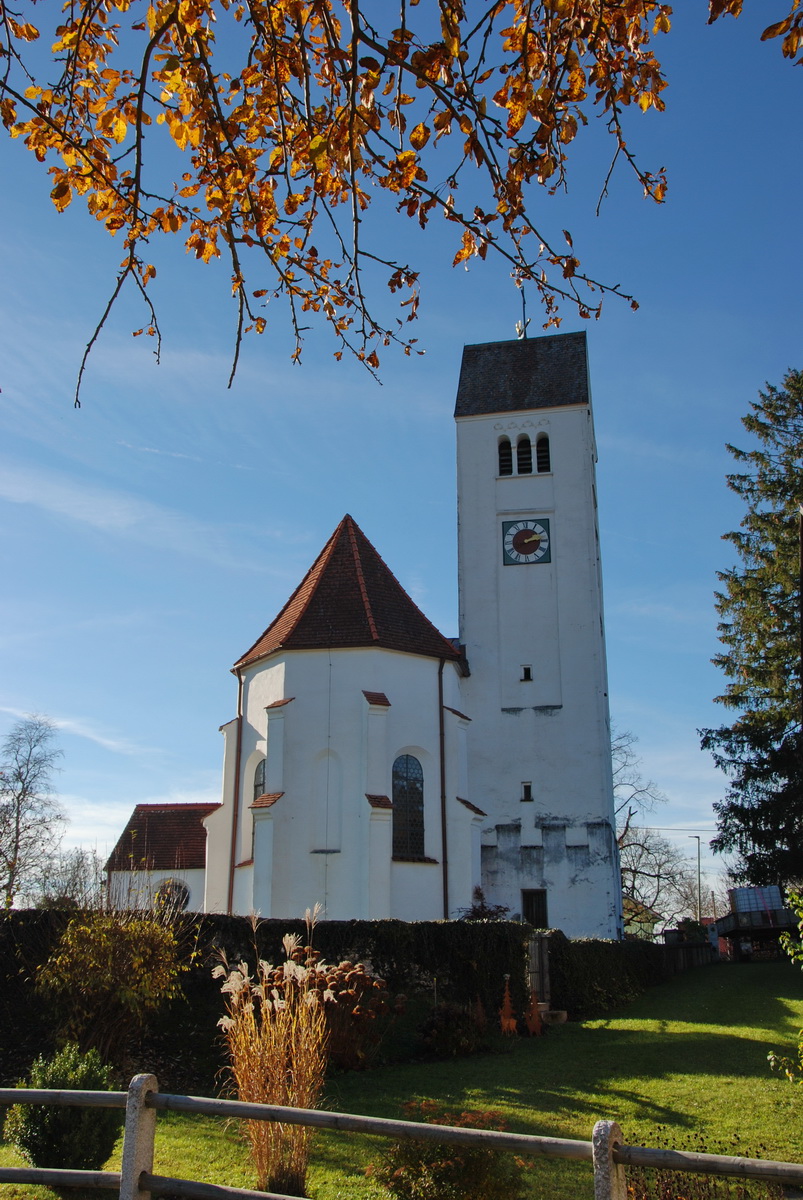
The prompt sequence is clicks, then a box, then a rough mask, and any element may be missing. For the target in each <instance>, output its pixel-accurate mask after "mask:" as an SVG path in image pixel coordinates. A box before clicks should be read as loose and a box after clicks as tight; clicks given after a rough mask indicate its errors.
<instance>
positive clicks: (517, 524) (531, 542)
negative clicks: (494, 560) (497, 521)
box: [502, 517, 552, 567]
mask: <svg viewBox="0 0 803 1200" xmlns="http://www.w3.org/2000/svg"><path fill="white" fill-rule="evenodd" d="M502 561H503V563H504V564H505V566H506V567H518V566H524V565H526V564H527V563H544V562H551V561H552V557H551V554H550V549H549V521H548V520H547V518H546V517H539V518H538V519H531V518H527V519H526V520H522V521H503V522H502Z"/></svg>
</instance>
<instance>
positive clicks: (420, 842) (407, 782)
mask: <svg viewBox="0 0 803 1200" xmlns="http://www.w3.org/2000/svg"><path fill="white" fill-rule="evenodd" d="M393 857H394V858H423V857H424V771H423V768H422V766H421V763H420V762H419V761H418V759H417V758H415V757H414V756H413V755H412V754H400V755H399V757H398V758H397V759H396V761H395V763H394V764H393Z"/></svg>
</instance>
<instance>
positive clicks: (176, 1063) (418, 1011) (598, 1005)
mask: <svg viewBox="0 0 803 1200" xmlns="http://www.w3.org/2000/svg"><path fill="white" fill-rule="evenodd" d="M74 915H75V913H74V912H70V911H59V910H53V909H46V910H35V911H27V912H26V911H22V912H18V911H16V910H12V911H11V912H7V913H3V914H0V1063H2V1069H1V1072H0V1083H2V1084H4V1085H8V1084H13V1083H14V1082H15V1081H16V1080H17V1079H19V1078H20V1077H21V1076H22V1075H23V1074H25V1072H26V1071H27V1070H28V1068H29V1066H30V1064H31V1062H32V1061H33V1059H34V1058H35V1057H36V1056H37V1055H40V1054H49V1053H52V1052H53V1050H54V1049H55V1048H56V1045H57V1041H58V1014H57V1012H56V1011H55V1009H54V1008H53V1006H52V1004H51V1003H50V1002H49V1000H48V998H47V997H46V996H44V995H42V993H41V992H40V991H39V990H38V989H37V988H36V987H35V983H36V977H37V972H38V969H39V967H40V965H41V964H42V963H44V962H45V961H46V960H47V958H48V957H49V955H50V954H51V953H52V952H53V950H54V949H55V947H56V945H57V943H58V940H59V938H60V936H61V934H62V932H63V931H64V929H65V928H66V926H67V924H68V922H69V920H70V918H71V917H72V916H74ZM177 932H178V936H179V941H180V945H181V949H182V956H183V958H184V961H185V962H191V964H192V965H191V967H190V970H189V971H187V972H186V973H184V974H183V975H182V977H181V992H182V994H181V996H180V997H179V998H178V999H176V1000H174V1001H172V1002H170V1003H169V1004H167V1005H165V1006H164V1007H163V1008H162V1009H160V1010H159V1012H158V1013H156V1014H155V1015H153V1016H152V1017H151V1018H150V1020H149V1023H148V1027H147V1029H146V1031H145V1033H144V1034H143V1035H142V1037H140V1038H138V1039H137V1041H136V1042H135V1043H132V1044H131V1045H129V1046H125V1047H121V1053H120V1055H119V1056H118V1057H119V1059H120V1063H119V1065H120V1067H121V1069H123V1071H124V1073H125V1069H127V1067H128V1066H131V1067H132V1068H133V1070H137V1071H141V1070H150V1071H153V1072H154V1073H155V1074H156V1075H157V1076H158V1078H159V1080H160V1082H161V1084H162V1087H163V1088H164V1089H165V1090H171V1089H172V1090H177V1091H191V1092H197V1093H200V1094H204V1093H209V1092H210V1091H213V1090H214V1088H215V1083H216V1079H217V1077H218V1076H219V1072H220V1069H221V1067H222V1065H223V1063H224V1059H225V1055H224V1050H223V1046H222V1042H221V1038H220V1031H219V1029H218V1026H217V1022H218V1019H219V1017H220V1016H221V1014H222V1011H223V1006H222V1003H221V996H220V988H219V983H218V981H216V980H213V979H212V967H213V966H215V965H216V964H217V963H218V962H219V961H220V953H221V951H225V954H226V956H227V958H228V959H229V961H230V962H237V961H240V960H241V959H243V958H245V959H246V960H247V961H248V962H250V963H252V964H253V961H254V934H253V930H252V927H251V923H250V921H249V920H248V919H247V918H246V917H229V916H223V915H220V914H212V913H210V914H199V915H182V916H181V917H180V918H179V919H178V928H177ZM533 932H539V933H542V934H543V933H544V932H546V933H547V934H548V937H549V973H550V981H551V1003H552V1007H553V1008H558V1009H566V1010H567V1012H568V1013H569V1016H570V1018H571V1019H572V1020H582V1019H584V1018H586V1017H595V1016H599V1015H601V1014H602V1013H605V1012H609V1011H610V1010H611V1009H613V1008H618V1007H620V1006H621V1005H623V1004H626V1003H628V1002H629V1001H630V1000H633V999H634V998H635V997H636V996H638V995H640V994H641V993H642V992H643V991H645V989H646V988H648V987H650V986H653V985H655V984H660V983H663V982H664V981H665V980H667V979H669V978H670V977H671V976H672V975H674V974H675V973H676V972H677V971H679V970H684V969H686V968H688V967H691V966H696V965H700V964H701V963H703V962H708V961H711V958H712V956H711V954H710V952H709V951H708V950H707V948H706V947H702V946H700V947H697V946H658V945H654V944H653V943H650V942H640V941H625V942H613V941H602V940H592V939H578V940H576V941H569V939H568V938H566V937H565V935H564V934H563V933H561V932H560V931H559V930H548V931H533V930H532V929H531V928H530V926H529V925H525V924H522V923H520V922H513V921H420V922H411V923H406V922H403V921H321V922H320V923H319V924H318V925H317V926H316V928H315V935H314V942H315V946H316V949H318V950H319V951H320V952H321V954H322V955H323V957H324V959H325V960H326V961H327V962H340V961H342V960H343V959H351V960H352V961H358V960H366V959H368V960H370V962H371V964H372V966H373V967H374V969H375V970H376V971H377V973H378V974H380V975H381V976H383V978H385V979H386V980H387V981H388V985H389V988H390V990H391V992H392V993H394V994H399V993H405V994H406V995H408V996H411V997H415V1000H414V1002H413V1003H412V1004H411V1005H410V1018H409V1021H408V1024H409V1025H410V1028H409V1029H404V1030H401V1029H399V1030H397V1031H396V1033H398V1034H400V1035H401V1036H400V1045H399V1047H398V1049H397V1050H396V1054H398V1055H399V1056H409V1055H410V1054H411V1053H416V1050H415V1049H414V1046H415V1044H416V1039H415V1036H414V1028H413V1024H414V1023H416V1022H417V1023H420V1021H421V1020H422V1019H423V1018H424V1016H425V1015H426V1012H427V1010H428V1009H430V1008H432V1007H434V1005H435V1003H446V1004H454V1005H459V1006H462V1007H463V1008H465V1007H466V1006H468V1005H473V1004H474V1003H475V1002H476V1000H477V999H478V998H479V1000H480V1001H481V1003H482V1007H483V1009H484V1011H485V1013H486V1015H487V1018H488V1021H489V1025H491V1024H493V1023H494V1022H495V1021H496V1017H497V1013H498V1012H499V1008H500V1007H501V1003H502V993H503V990H504V977H505V976H506V975H509V976H510V990H511V998H512V1001H513V1007H514V1009H515V1011H516V1012H517V1013H518V1014H519V1015H521V1014H522V1013H523V1012H524V1011H525V1009H526V1006H527V1002H528V999H529V997H528V984H527V975H526V971H527V949H528V942H529V938H530V936H531V935H532V933H533ZM286 933H297V934H299V935H300V936H301V937H302V938H304V936H305V933H306V930H305V926H304V922H303V921H289V920H283V919H279V920H271V921H261V922H260V923H259V926H258V929H257V935H256V936H257V952H258V954H259V956H260V958H264V959H267V960H268V961H272V962H280V961H281V960H282V959H283V957H284V955H283V953H282V949H281V941H282V938H283V936H284V935H285V934H286ZM411 1022H413V1023H411ZM402 1043H403V1044H404V1045H403V1048H402ZM394 1049H395V1048H394ZM417 1052H418V1053H420V1052H421V1048H420V1043H418V1050H417ZM394 1056H395V1055H394ZM133 1070H132V1073H133Z"/></svg>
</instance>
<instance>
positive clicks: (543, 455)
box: [535, 433, 552, 475]
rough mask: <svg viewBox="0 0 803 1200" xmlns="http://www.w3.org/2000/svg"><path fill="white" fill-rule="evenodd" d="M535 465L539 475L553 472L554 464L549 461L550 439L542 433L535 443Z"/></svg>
mask: <svg viewBox="0 0 803 1200" xmlns="http://www.w3.org/2000/svg"><path fill="white" fill-rule="evenodd" d="M535 465H536V468H537V470H538V474H539V475H543V474H544V472H546V471H551V470H552V464H551V462H550V459H549V438H548V437H547V435H546V434H545V433H542V434H541V436H540V437H539V439H538V441H537V442H536V443H535Z"/></svg>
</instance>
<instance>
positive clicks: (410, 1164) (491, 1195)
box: [368, 1100, 524, 1200]
mask: <svg viewBox="0 0 803 1200" xmlns="http://www.w3.org/2000/svg"><path fill="white" fill-rule="evenodd" d="M404 1111H405V1115H406V1116H407V1119H408V1120H424V1121H426V1122H427V1123H428V1124H430V1125H455V1126H457V1127H458V1128H460V1129H488V1128H494V1129H504V1128H505V1123H504V1121H503V1120H502V1119H501V1117H500V1115H499V1113H496V1112H449V1111H447V1110H445V1109H442V1108H440V1107H439V1106H438V1105H437V1104H435V1102H434V1101H432V1100H421V1101H415V1100H413V1101H410V1102H409V1103H408V1104H405V1106H404ZM368 1172H369V1174H371V1175H372V1176H373V1177H374V1179H376V1180H377V1181H378V1182H379V1183H380V1184H381V1185H382V1186H383V1187H384V1188H385V1189H386V1190H387V1191H388V1192H390V1194H391V1195H392V1196H395V1197H396V1198H397V1200H474V1198H475V1197H477V1196H481V1197H482V1200H518V1198H519V1197H520V1196H521V1195H522V1194H523V1172H524V1163H523V1162H522V1161H521V1160H520V1159H518V1158H516V1157H514V1155H512V1154H509V1153H507V1152H505V1151H504V1150H495V1149H492V1148H486V1147H484V1146H480V1145H478V1146H476V1147H474V1146H453V1145H448V1144H447V1143H445V1142H418V1141H413V1140H409V1141H408V1140H407V1139H405V1140H404V1141H399V1142H394V1143H393V1144H392V1145H391V1146H389V1147H388V1150H387V1152H386V1154H385V1156H384V1158H383V1159H382V1161H381V1162H380V1163H378V1164H374V1163H372V1164H371V1166H370V1167H369V1168H368Z"/></svg>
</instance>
